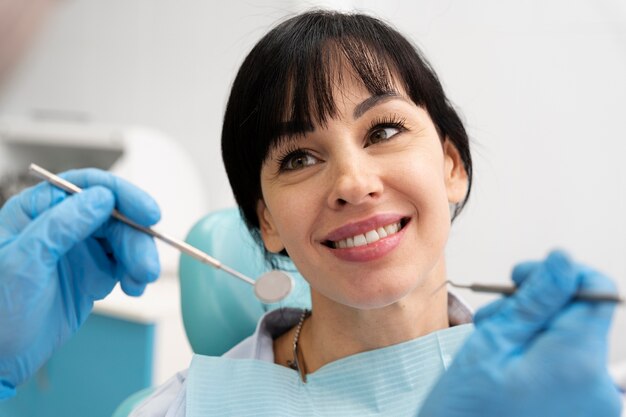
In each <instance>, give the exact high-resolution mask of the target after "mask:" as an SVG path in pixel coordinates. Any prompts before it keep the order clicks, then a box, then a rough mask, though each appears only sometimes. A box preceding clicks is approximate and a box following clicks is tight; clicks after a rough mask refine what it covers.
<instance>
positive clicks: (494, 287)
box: [444, 281, 624, 304]
mask: <svg viewBox="0 0 626 417" xmlns="http://www.w3.org/2000/svg"><path fill="white" fill-rule="evenodd" d="M445 284H450V285H451V286H453V287H454V288H463V289H468V290H471V291H474V292H486V293H495V294H503V295H512V294H515V291H517V287H516V286H514V285H503V284H457V283H455V282H452V281H446V282H445V283H444V285H445ZM574 300H576V301H593V302H609V303H616V304H622V303H624V299H623V298H621V297H620V296H619V294H616V293H608V292H591V291H580V292H577V293H576V294H575V295H574Z"/></svg>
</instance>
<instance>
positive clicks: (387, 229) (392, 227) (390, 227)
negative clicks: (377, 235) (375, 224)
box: [385, 223, 400, 235]
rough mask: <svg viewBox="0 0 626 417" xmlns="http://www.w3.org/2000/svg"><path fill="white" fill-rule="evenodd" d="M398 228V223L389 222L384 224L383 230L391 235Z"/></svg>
mask: <svg viewBox="0 0 626 417" xmlns="http://www.w3.org/2000/svg"><path fill="white" fill-rule="evenodd" d="M399 228H400V225H399V224H397V223H394V224H389V225H387V226H385V232H387V234H388V235H393V234H394V233H396V232H397V231H398V229H399Z"/></svg>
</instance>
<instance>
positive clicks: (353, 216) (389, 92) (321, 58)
mask: <svg viewBox="0 0 626 417" xmlns="http://www.w3.org/2000/svg"><path fill="white" fill-rule="evenodd" d="M222 153H223V159H224V163H225V166H226V171H227V174H228V178H229V180H230V183H231V186H232V189H233V192H234V195H235V198H236V200H237V203H238V205H239V207H240V210H241V213H242V216H243V219H244V220H245V222H246V223H247V225H248V227H249V229H250V231H251V233H252V234H253V235H254V236H255V237H256V238H257V239H258V241H259V244H262V245H263V246H264V247H265V249H266V251H267V252H266V253H267V255H266V256H267V258H268V260H269V261H270V262H272V261H273V260H275V259H277V258H276V257H280V256H288V257H289V258H291V260H292V261H293V262H294V264H295V265H296V266H297V268H298V270H299V272H300V273H301V274H302V275H303V276H304V277H305V279H306V280H307V281H308V282H309V284H310V287H311V301H312V302H311V305H312V311H303V310H298V309H290V308H282V309H279V310H274V311H271V312H269V313H267V314H266V315H265V316H263V317H262V318H261V320H260V322H259V324H258V327H257V330H256V332H255V334H254V335H252V336H250V337H249V338H248V339H246V340H244V341H243V342H241V343H240V344H239V345H237V346H236V347H235V348H233V349H232V350H231V351H229V352H228V353H226V354H225V355H224V357H221V358H211V357H202V356H199V355H197V356H195V357H194V361H193V362H192V365H191V367H190V370H189V373H188V374H186V373H181V374H179V375H178V376H176V377H175V378H174V379H172V380H171V381H170V382H168V383H167V384H166V385H165V386H163V387H162V388H161V389H159V390H158V391H157V393H156V394H155V395H154V396H153V397H152V398H150V399H148V400H147V401H146V402H144V403H143V404H142V405H141V406H140V407H139V408H138V409H137V410H136V411H135V414H134V415H135V416H148V415H149V416H157V415H159V416H161V415H167V416H177V417H182V416H184V415H187V416H191V417H195V416H198V417H199V416H205V415H250V414H254V415H267V416H276V415H394V416H395V415H407V416H409V415H410V416H415V415H417V414H418V413H419V411H420V409H421V407H422V404H423V402H424V400H425V398H426V395H427V394H428V392H429V391H430V390H431V388H432V387H433V386H434V385H435V382H436V381H437V380H438V378H439V377H440V376H441V375H442V373H443V372H444V370H446V369H448V367H449V366H450V363H451V361H452V358H453V357H454V356H455V355H456V354H457V351H458V350H459V348H460V346H461V345H462V344H463V343H464V341H465V339H466V338H467V337H468V335H469V334H470V333H471V332H472V330H473V326H472V324H471V320H472V315H471V313H470V311H469V310H468V308H467V307H466V306H465V305H464V304H463V303H462V302H461V301H460V300H459V299H458V298H457V297H455V296H454V295H453V294H449V293H447V292H446V291H445V290H443V288H445V282H446V280H447V278H446V263H445V256H444V252H445V246H446V242H447V240H448V235H449V232H450V227H451V223H452V221H453V219H454V217H455V216H456V215H458V214H459V212H460V211H461V209H462V208H463V206H464V205H465V203H466V201H467V198H468V196H469V193H470V189H471V183H472V160H471V156H470V151H469V140H468V137H467V134H466V131H465V129H464V127H463V124H462V123H461V120H460V118H459V116H458V115H457V113H456V111H455V110H454V108H453V107H452V105H451V104H450V103H449V101H448V99H447V98H446V95H445V93H444V91H443V89H442V87H441V84H440V83H439V81H438V79H437V76H436V75H435V73H434V72H433V71H432V69H431V68H430V66H429V65H428V64H427V62H426V60H425V59H424V58H423V57H422V56H421V54H420V52H419V51H418V50H417V49H416V48H415V47H414V46H413V45H411V43H410V42H409V41H408V40H407V39H405V38H404V37H403V36H402V35H400V34H399V33H398V32H396V31H395V30H394V29H392V28H391V27H390V26H388V25H387V24H385V23H383V22H381V21H380V20H377V19H375V18H373V17H369V16H365V15H361V14H343V13H336V12H326V11H314V12H308V13H304V14H301V15H298V16H295V17H293V18H290V19H288V20H286V21H284V22H283V23H281V24H279V25H278V26H276V27H275V28H274V29H273V30H271V31H270V32H269V33H268V34H267V35H266V36H265V37H263V38H262V39H261V40H260V41H259V43H258V44H257V45H256V46H255V47H254V48H253V50H252V51H251V52H250V54H249V55H248V56H247V58H246V59H245V61H244V62H243V64H242V66H241V68H240V70H239V72H238V74H237V77H236V79H235V81H234V84H233V87H232V91H231V94H230V98H229V101H228V106H227V109H226V113H225V116H224V125H223V131H222ZM520 271H526V272H520ZM572 271H574V272H572ZM577 271H579V270H578V269H576V268H575V267H574V266H573V264H572V263H571V262H570V261H569V260H568V259H567V257H566V256H564V255H561V254H554V255H552V256H551V257H550V258H548V260H547V261H546V263H545V265H544V264H539V266H537V265H535V266H532V267H531V266H528V265H527V266H525V267H524V268H522V269H520V270H518V272H517V273H516V275H514V278H515V279H516V283H518V284H520V283H521V282H522V281H523V280H524V279H528V280H530V281H532V280H533V279H534V284H533V285H528V287H529V288H530V290H528V291H527V292H526V293H524V294H523V295H521V296H520V297H519V298H516V297H511V300H512V301H509V300H505V302H504V303H500V304H496V305H495V306H492V307H491V308H490V310H488V311H489V313H485V314H483V317H487V316H489V314H494V312H497V311H499V310H498V308H497V307H501V306H507V304H506V303H518V302H519V303H520V304H521V306H518V305H516V304H514V305H513V307H511V306H509V307H510V308H509V310H511V309H512V310H513V311H514V312H517V313H519V314H518V315H516V314H512V313H510V312H509V314H508V315H505V316H504V318H503V317H498V316H497V315H496V319H495V320H496V322H497V323H500V325H501V326H502V323H504V327H505V328H504V329H501V330H502V332H503V333H504V334H505V336H504V342H502V340H503V339H502V338H501V337H500V336H499V335H498V334H497V332H496V333H491V332H490V331H487V332H486V333H485V331H480V329H478V330H477V331H476V332H474V334H473V336H472V337H473V339H472V340H473V344H474V345H475V346H476V348H475V350H473V351H472V350H470V351H469V352H467V353H466V355H465V356H464V357H462V359H463V360H461V361H460V363H465V364H466V365H467V366H465V367H461V368H460V369H461V371H460V372H461V373H462V375H464V378H465V379H469V377H468V375H469V376H470V377H472V378H474V380H475V381H476V386H481V385H480V382H481V381H483V379H484V380H485V381H487V382H491V383H493V378H494V375H495V374H497V372H498V371H500V369H501V368H502V367H503V366H504V365H505V364H506V361H505V360H498V362H497V364H496V366H495V367H492V368H488V369H486V368H485V369H486V370H485V369H483V368H481V367H480V363H481V362H480V361H477V360H476V358H477V357H480V355H481V354H485V355H486V357H487V358H496V359H497V358H501V357H502V355H503V356H504V357H505V358H510V357H517V356H519V354H520V352H522V351H523V350H524V349H526V348H527V346H534V345H533V344H532V343H529V342H528V341H526V340H523V338H521V337H516V338H515V343H513V342H511V343H509V342H508V341H509V339H507V336H506V334H507V332H509V333H511V332H512V331H511V329H517V328H523V329H524V331H525V332H531V333H532V332H533V330H532V329H534V328H536V329H537V334H539V335H541V332H543V330H544V329H546V328H547V325H546V324H545V323H541V324H540V325H538V324H536V323H534V322H533V319H534V320H536V321H540V320H543V317H544V315H549V314H556V313H557V312H559V311H560V309H563V310H565V305H566V304H567V301H568V297H571V296H572V294H573V293H572V292H571V291H573V290H574V289H575V288H576V287H577V285H583V284H582V282H583V281H586V280H589V282H588V284H589V283H590V282H592V281H593V279H598V280H600V281H602V282H603V283H606V281H605V278H600V276H599V275H598V274H595V273H594V274H592V275H593V277H592V276H591V275H587V274H588V272H584V273H583V272H582V271H583V270H582V269H581V270H580V273H578V272H577ZM584 271H588V270H586V269H585V270H584ZM531 272H532V273H531ZM528 276H531V278H528ZM575 277H577V278H575ZM583 277H586V278H583ZM592 278H593V279H592ZM576 279H578V280H579V282H578V284H576ZM542 285H543V286H544V287H542ZM551 286H552V287H554V288H552V287H551ZM533 288H534V289H533ZM538 288H540V289H538ZM565 289H568V290H565ZM533 291H534V292H533ZM568 291H569V292H568ZM544 294H547V295H546V297H548V296H549V297H550V301H549V302H547V301H545V299H543V300H541V301H537V299H541V298H542V297H544ZM559 297H560V298H561V299H562V301H559V299H560V298H559ZM555 300H556V301H555ZM524 303H527V305H526V306H524ZM529 306H530V311H531V313H532V314H531V313H529V310H528V307H529ZM547 306H553V307H554V311H553V312H552V313H549V312H550V311H552V310H550V308H552V307H550V308H548V307H547ZM544 307H545V309H547V310H546V311H547V312H545V314H544V312H542V308H544ZM501 310H502V311H504V312H505V313H506V312H507V311H509V310H507V309H506V308H501ZM605 313H606V314H609V313H608V310H607V311H605ZM600 316H601V315H597V316H596V317H600ZM603 317H605V316H603ZM549 318H550V319H551V318H552V317H549ZM516 320H517V322H516ZM546 320H547V318H546ZM603 320H605V321H608V319H606V317H605V319H603ZM520 322H521V324H520ZM487 323H488V322H487ZM516 323H517V325H518V327H516ZM603 323H604V322H603ZM483 327H484V328H486V329H490V327H489V325H487V326H483ZM496 328H498V327H497V326H496ZM521 333H524V332H521ZM565 333H567V334H573V333H572V332H570V331H567V332H564V334H565ZM516 336H518V335H516ZM532 336H533V337H535V336H536V335H535V334H534V333H532ZM604 337H606V334H604ZM500 343H502V346H500ZM520 345H521V346H520ZM538 345H539V346H541V344H538ZM568 345H571V346H574V345H577V343H573V344H571V343H570V344H568ZM543 346H550V344H549V343H548V344H543ZM552 346H554V345H552ZM507 349H510V350H511V351H512V352H513V353H512V352H509V351H508V350H507ZM493 350H495V351H493ZM492 351H493V352H492ZM552 351H554V349H552ZM477 352H480V353H477ZM548 353H550V352H548ZM551 353H554V352H551ZM574 353H575V352H572V353H571V354H572V355H573V354H574ZM545 354H546V353H545V352H543V353H542V354H539V355H538V357H539V358H543V357H544V356H545ZM566 356H567V355H566ZM574 356H575V355H574ZM592 356H593V355H592ZM528 357H529V358H531V359H528V360H526V362H524V365H525V366H518V365H519V362H515V364H514V365H512V368H513V372H512V373H511V375H512V376H518V377H519V376H520V372H519V369H520V368H521V369H523V370H524V372H526V371H527V370H528V369H537V367H536V366H535V367H533V366H530V365H533V363H532V361H533V359H532V358H535V359H536V357H537V355H536V354H529V355H528ZM242 359H248V360H242ZM250 359H252V360H250ZM529 361H530V362H529ZM540 362H542V361H541V360H540ZM455 363H456V362H455ZM527 364H530V365H528V366H526V365H527ZM542 364H543V363H542ZM472 366H474V367H472ZM583 368H584V367H583ZM507 369H508V368H507ZM541 369H542V371H541V372H539V373H537V374H536V375H534V374H533V375H531V376H530V378H527V375H526V374H524V375H522V376H521V378H520V379H521V380H522V381H524V379H525V378H527V379H528V380H529V381H532V384H530V385H532V386H533V387H534V386H541V384H540V383H539V384H538V382H541V381H543V379H545V376H546V375H553V374H554V375H556V374H558V372H543V368H541ZM589 369H593V372H592V374H594V376H597V377H599V380H602V382H603V383H606V382H607V381H608V379H607V378H606V368H605V367H604V366H602V365H598V366H596V367H590V368H589ZM516 370H517V373H516V372H515V371H516ZM561 370H562V369H561ZM294 371H296V372H294ZM524 372H522V373H524ZM583 374H584V373H583ZM446 375H450V373H446ZM452 375H454V374H452ZM498 375H499V374H498ZM583 376H585V375H583ZM587 376H588V375H587ZM482 377H484V378H483V379H481V378H482ZM542 378H543V379H542ZM504 379H506V378H504ZM504 379H503V380H502V381H500V380H498V381H497V382H498V383H500V385H502V387H503V388H502V390H503V391H506V392H507V393H508V392H514V391H513V390H511V388H510V387H508V385H506V381H505V380H504ZM583 380H592V379H589V378H587V377H586V376H585V378H583ZM483 382H484V381H483ZM493 385H495V386H496V387H498V386H499V385H498V384H497V383H496V384H492V385H489V384H488V383H484V384H483V385H482V386H484V387H488V389H486V390H485V392H482V393H483V394H485V395H487V396H490V395H492V394H493V393H494V392H495V390H496V388H494V386H493ZM605 385H606V384H605ZM605 385H602V387H603V389H604V388H606V386H605ZM438 386H439V385H438ZM442 386H445V387H446V388H445V389H443V394H441V395H443V396H444V398H445V394H446V393H447V392H453V391H455V390H456V391H459V390H458V387H465V386H467V384H465V380H463V381H460V380H458V379H457V380H456V381H455V380H454V379H453V380H452V382H450V383H449V384H448V385H445V380H444V385H442ZM470 386H471V384H470ZM515 388H516V389H517V387H515ZM611 389H612V390H613V391H615V390H614V389H613V388H608V389H604V391H603V393H608V394H607V398H608V397H609V396H611V395H612V394H615V393H614V392H613V393H612V392H610V391H611ZM507 390H509V391H507ZM439 391H440V392H441V391H442V389H441V388H440V389H439ZM544 392H546V391H544V390H540V391H539V393H540V394H542V393H544ZM474 394H475V393H470V394H467V393H465V392H460V394H459V395H458V396H457V397H455V398H453V399H451V400H450V402H449V403H450V404H453V406H451V409H452V410H453V411H455V412H457V413H458V411H459V410H461V413H464V412H465V411H468V413H467V415H469V416H483V417H484V416H496V415H498V416H499V415H507V412H503V411H502V410H501V409H499V408H498V407H499V404H497V407H494V410H495V411H494V413H492V414H488V413H487V411H486V410H487V409H486V408H485V409H483V406H484V405H485V404H487V402H486V401H483V400H482V399H481V398H483V397H480V396H476V395H474ZM521 397H523V396H521ZM474 398H479V399H478V400H475V399H474ZM613 399H614V398H613ZM457 400H458V401H457ZM455 401H457V402H455ZM494 402H495V403H497V401H494ZM470 403H471V404H470ZM431 404H433V402H432V401H431ZM446 404H448V398H446V400H445V401H438V402H436V404H435V406H434V407H433V406H430V408H429V411H428V412H429V414H428V416H429V417H434V416H439V415H441V416H446V417H447V416H448V415H450V416H451V415H452V414H446V413H443V414H437V413H436V412H435V411H436V407H437V406H438V405H440V406H443V405H446ZM458 404H462V405H461V406H459V405H458ZM463 404H467V405H468V406H467V407H465V406H464V405H463ZM538 404H540V403H538ZM476 406H478V407H479V408H476ZM557 414H559V413H552V414H550V415H557ZM454 415H465V414H454ZM516 415H519V416H527V415H528V416H530V415H533V416H535V415H538V414H536V413H525V414H516ZM603 415H605V414H603ZM606 415H608V414H606Z"/></svg>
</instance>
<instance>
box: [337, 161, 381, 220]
mask: <svg viewBox="0 0 626 417" xmlns="http://www.w3.org/2000/svg"><path fill="white" fill-rule="evenodd" d="M332 172H333V177H332V178H331V179H330V184H331V189H330V192H329V194H328V205H329V206H330V207H331V208H333V209H340V208H342V207H344V206H346V205H359V204H365V203H368V202H373V201H375V200H376V199H378V198H379V197H380V195H381V194H382V191H383V181H382V179H381V177H380V175H379V174H378V169H377V166H376V163H375V161H372V160H371V157H369V156H359V155H354V154H351V155H347V154H346V155H344V156H342V157H340V158H336V159H335V161H334V167H333V170H332Z"/></svg>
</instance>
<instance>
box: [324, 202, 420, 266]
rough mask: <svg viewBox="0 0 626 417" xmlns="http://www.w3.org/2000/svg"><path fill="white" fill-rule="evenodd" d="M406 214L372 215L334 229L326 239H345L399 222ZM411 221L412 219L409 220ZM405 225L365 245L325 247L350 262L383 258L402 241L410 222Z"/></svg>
mask: <svg viewBox="0 0 626 417" xmlns="http://www.w3.org/2000/svg"><path fill="white" fill-rule="evenodd" d="M405 217H406V216H401V215H398V214H381V215H377V216H374V217H370V218H369V219H366V220H363V221H359V222H355V223H350V224H347V225H345V226H342V227H340V228H338V229H335V230H333V231H332V232H331V233H329V234H328V235H327V236H326V239H325V241H326V240H332V241H337V240H341V239H345V238H347V237H350V236H354V235H358V234H362V233H365V232H368V231H370V230H373V229H377V228H379V227H383V226H386V225H388V224H392V223H395V222H398V221H400V220H402V219H403V218H405ZM409 223H410V220H409ZM409 223H407V224H406V225H405V227H403V228H402V229H401V230H400V231H399V232H398V233H394V234H393V235H391V236H387V237H385V238H382V239H380V240H378V241H376V242H374V243H370V244H368V245H364V246H356V247H353V248H344V249H339V248H330V247H328V246H326V245H324V247H325V248H326V250H328V251H330V253H332V254H333V255H334V256H336V257H337V258H339V259H342V260H344V261H348V262H368V261H373V260H375V259H378V258H382V257H383V256H385V255H387V254H388V253H389V252H391V251H392V250H394V249H395V248H396V247H397V246H398V245H399V244H400V242H401V241H402V238H403V237H404V232H405V231H406V229H407V227H406V226H408V224H409Z"/></svg>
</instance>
